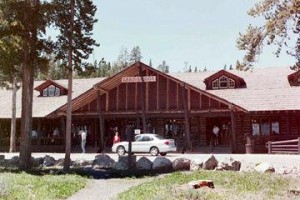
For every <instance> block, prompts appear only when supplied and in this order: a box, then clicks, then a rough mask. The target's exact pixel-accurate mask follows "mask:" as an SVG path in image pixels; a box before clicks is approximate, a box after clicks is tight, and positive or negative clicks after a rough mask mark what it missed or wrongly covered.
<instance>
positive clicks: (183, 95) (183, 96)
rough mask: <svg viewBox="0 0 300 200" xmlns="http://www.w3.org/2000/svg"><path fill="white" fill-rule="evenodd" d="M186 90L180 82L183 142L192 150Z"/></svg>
mask: <svg viewBox="0 0 300 200" xmlns="http://www.w3.org/2000/svg"><path fill="white" fill-rule="evenodd" d="M186 99H187V97H186V92H185V84H184V83H182V85H181V100H182V103H183V109H184V121H185V123H184V125H185V138H184V139H185V140H186V141H185V142H186V144H187V148H188V149H189V150H192V148H193V147H192V142H191V132H190V119H189V111H188V109H187V102H186Z"/></svg>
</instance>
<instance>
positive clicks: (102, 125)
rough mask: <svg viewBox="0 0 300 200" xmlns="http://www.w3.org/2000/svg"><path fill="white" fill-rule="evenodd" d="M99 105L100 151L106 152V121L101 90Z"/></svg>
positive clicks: (98, 98)
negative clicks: (103, 113)
mask: <svg viewBox="0 0 300 200" xmlns="http://www.w3.org/2000/svg"><path fill="white" fill-rule="evenodd" d="M97 93H98V96H97V101H98V102H97V104H98V115H99V131H100V141H99V147H100V151H103V150H104V147H105V144H104V119H103V115H102V109H101V95H100V90H98V91H97Z"/></svg>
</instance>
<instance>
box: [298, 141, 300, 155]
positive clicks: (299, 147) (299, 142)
mask: <svg viewBox="0 0 300 200" xmlns="http://www.w3.org/2000/svg"><path fill="white" fill-rule="evenodd" d="M298 154H300V137H298Z"/></svg>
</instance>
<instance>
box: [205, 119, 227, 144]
mask: <svg viewBox="0 0 300 200" xmlns="http://www.w3.org/2000/svg"><path fill="white" fill-rule="evenodd" d="M230 122H231V120H230V118H229V117H219V118H208V119H207V125H206V130H207V131H206V134H207V135H206V138H207V145H209V144H210V142H212V140H213V138H214V135H213V129H214V127H215V126H217V127H218V129H219V132H218V136H217V138H216V140H217V145H223V146H230V145H231V124H230Z"/></svg>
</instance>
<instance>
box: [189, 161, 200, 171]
mask: <svg viewBox="0 0 300 200" xmlns="http://www.w3.org/2000/svg"><path fill="white" fill-rule="evenodd" d="M202 166H203V161H202V160H199V159H195V160H192V161H191V164H190V170H191V171H197V170H200V169H201V168H202Z"/></svg>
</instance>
